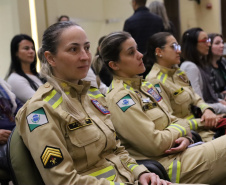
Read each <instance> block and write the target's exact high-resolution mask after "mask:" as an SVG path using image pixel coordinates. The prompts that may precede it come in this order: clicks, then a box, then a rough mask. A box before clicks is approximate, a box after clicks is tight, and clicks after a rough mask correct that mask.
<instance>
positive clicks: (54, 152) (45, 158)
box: [42, 147, 62, 165]
mask: <svg viewBox="0 0 226 185" xmlns="http://www.w3.org/2000/svg"><path fill="white" fill-rule="evenodd" d="M51 156H55V157H59V158H62V155H61V152H60V150H59V149H55V148H50V147H47V148H46V149H45V152H44V153H43V155H42V161H43V163H44V165H46V164H47V162H48V160H49V158H50V157H51Z"/></svg>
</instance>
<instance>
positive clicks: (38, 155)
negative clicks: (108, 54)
mask: <svg viewBox="0 0 226 185" xmlns="http://www.w3.org/2000/svg"><path fill="white" fill-rule="evenodd" d="M89 48H90V42H89V40H88V38H87V36H86V33H85V31H84V30H83V29H82V28H81V27H80V26H78V25H77V24H75V23H73V22H70V21H67V22H59V23H56V24H54V25H51V26H50V27H49V28H47V30H46V31H45V32H44V34H43V39H42V47H41V48H40V49H39V59H40V60H41V61H42V69H41V75H42V76H43V77H45V78H46V79H47V81H48V82H47V83H46V84H45V85H43V86H41V87H40V88H39V89H38V91H37V92H36V93H35V95H34V96H33V97H32V98H31V99H30V100H28V102H27V103H26V104H25V105H24V106H23V107H22V108H21V109H20V111H19V113H18V114H17V117H16V124H17V127H18V132H19V134H20V135H21V136H22V138H23V141H24V143H25V145H26V146H27V148H28V150H29V151H30V153H31V155H32V157H33V159H34V161H35V164H36V165H37V168H38V170H39V172H40V174H41V176H42V179H43V181H44V183H45V184H79V185H80V184H81V185H90V184H96V185H118V184H120V185H124V183H125V184H126V182H128V183H129V184H136V183H138V182H137V180H139V183H140V184H142V185H148V184H152V185H154V184H158V185H161V184H163V185H168V184H170V182H167V181H164V180H161V179H159V177H158V176H157V175H155V174H154V173H149V172H148V171H147V169H146V168H145V167H144V166H142V165H137V163H136V161H135V160H134V159H133V158H131V157H130V156H129V155H128V152H127V151H126V150H125V148H124V147H123V146H121V145H120V140H119V139H117V138H116V133H115V130H114V127H113V125H112V122H111V121H110V112H109V111H108V110H107V108H106V102H105V99H104V96H103V95H102V94H101V93H100V92H99V91H98V90H96V89H93V88H90V82H86V81H81V79H82V78H84V77H85V76H86V75H87V72H88V70H89V68H90V64H91V53H90V51H89ZM40 136H41V137H40Z"/></svg>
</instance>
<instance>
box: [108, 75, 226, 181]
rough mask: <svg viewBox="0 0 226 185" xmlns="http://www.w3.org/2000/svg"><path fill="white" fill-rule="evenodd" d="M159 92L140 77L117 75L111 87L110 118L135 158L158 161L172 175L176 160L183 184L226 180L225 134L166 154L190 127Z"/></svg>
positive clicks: (109, 94)
mask: <svg viewBox="0 0 226 185" xmlns="http://www.w3.org/2000/svg"><path fill="white" fill-rule="evenodd" d="M160 86H161V85H160ZM156 93H157V89H155V87H154V85H151V84H149V83H147V82H144V81H143V82H142V80H141V78H139V77H134V78H130V79H126V78H121V77H118V76H115V77H114V80H113V82H112V84H111V86H110V89H109V92H108V94H107V103H108V108H109V110H110V111H111V119H112V122H113V124H114V127H115V129H116V132H117V135H118V137H119V138H120V139H121V141H122V144H123V145H124V146H125V147H126V149H127V150H128V151H129V153H130V154H131V155H132V157H134V158H135V159H137V160H142V159H152V160H157V161H159V162H160V163H161V164H162V165H163V166H164V167H165V169H166V170H167V171H168V172H169V174H170V173H171V172H172V168H171V167H172V163H173V162H174V161H175V162H177V164H178V168H177V170H178V171H177V174H178V175H179V182H180V183H207V184H208V183H210V184H214V183H217V182H219V181H222V180H226V179H225V173H226V142H225V141H226V136H223V137H221V138H219V139H216V140H214V141H211V142H208V143H206V144H203V145H200V146H196V147H192V148H188V149H186V150H185V151H184V152H181V153H178V154H173V155H166V154H165V153H164V152H165V150H167V149H169V148H171V147H173V146H174V141H175V139H177V138H179V137H181V136H186V134H187V132H188V131H189V126H188V123H187V121H186V120H185V119H176V118H175V117H174V116H171V114H170V111H168V110H167V109H165V106H167V105H166V104H165V102H164V101H163V99H164V98H163V96H160V95H159V94H156ZM159 97H160V98H159ZM125 99H126V100H125ZM121 102H123V103H124V104H123V103H121ZM148 105H152V106H148ZM126 106H127V107H126ZM125 107H126V110H125ZM147 107H148V108H147ZM182 130H186V132H183V133H181V131H182ZM221 162H222V165H219V164H220V163H221ZM170 171H171V172H170Z"/></svg>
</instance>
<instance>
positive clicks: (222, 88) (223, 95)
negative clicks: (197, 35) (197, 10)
mask: <svg viewBox="0 0 226 185" xmlns="http://www.w3.org/2000/svg"><path fill="white" fill-rule="evenodd" d="M208 37H209V38H210V39H211V46H210V48H209V53H208V55H207V63H208V64H209V65H210V71H211V80H212V83H211V85H212V87H213V90H214V92H215V93H216V94H217V97H218V99H220V101H222V100H226V59H225V58H224V57H222V56H223V50H224V41H223V36H222V35H221V34H217V33H211V34H208Z"/></svg>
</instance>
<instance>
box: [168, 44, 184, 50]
mask: <svg viewBox="0 0 226 185" xmlns="http://www.w3.org/2000/svg"><path fill="white" fill-rule="evenodd" d="M170 47H171V48H173V49H174V51H181V46H180V45H179V44H176V43H173V45H171V46H170Z"/></svg>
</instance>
